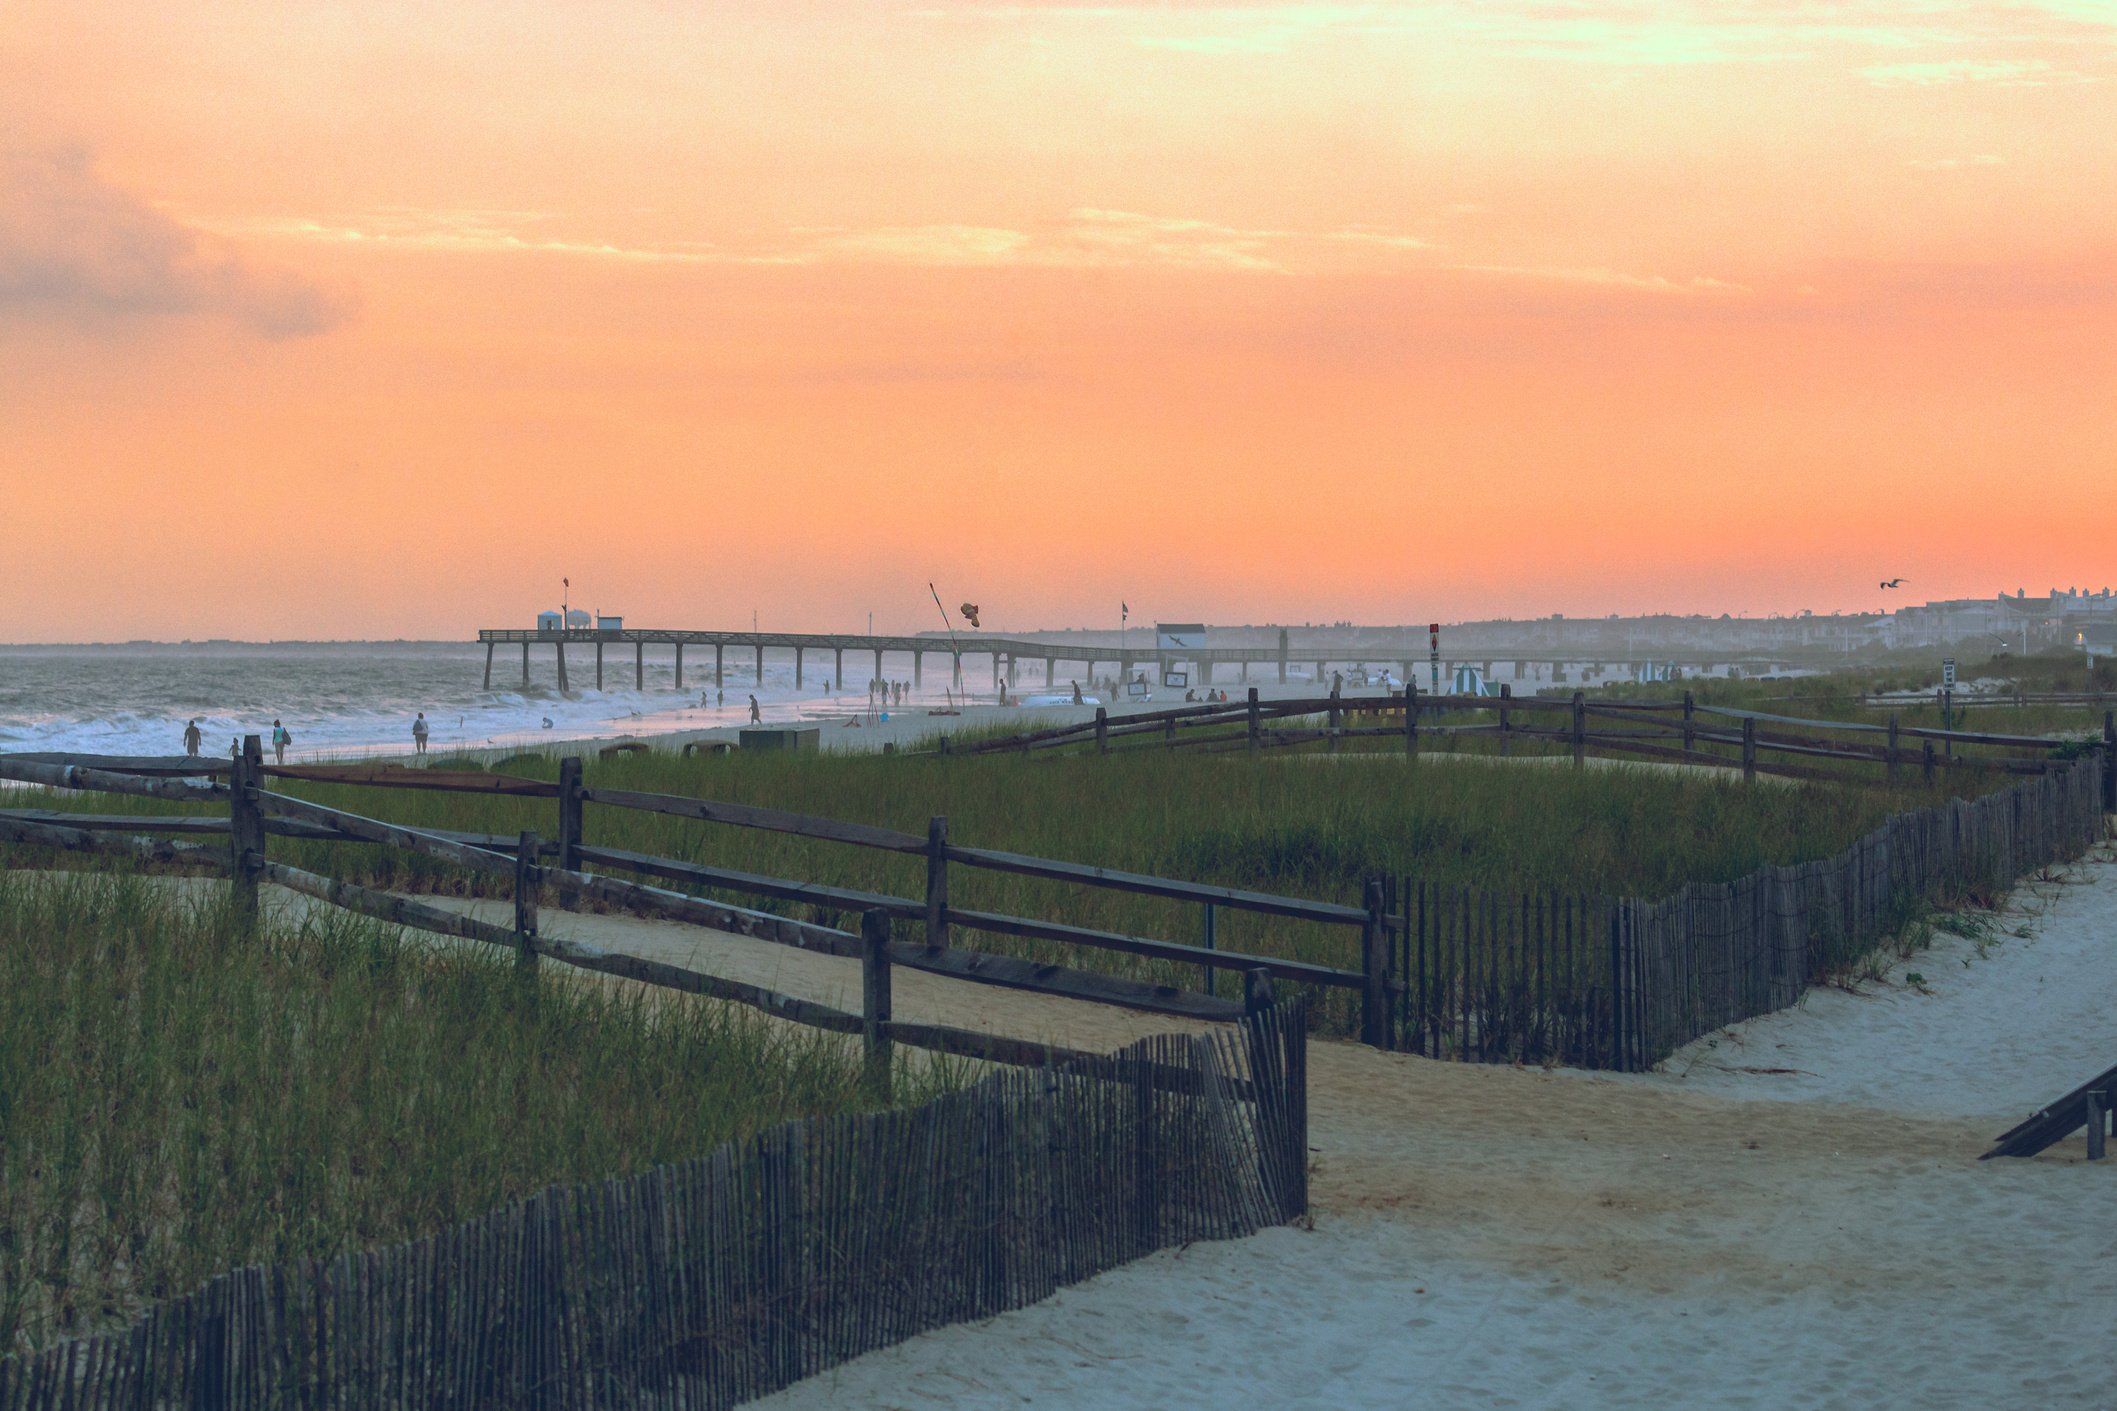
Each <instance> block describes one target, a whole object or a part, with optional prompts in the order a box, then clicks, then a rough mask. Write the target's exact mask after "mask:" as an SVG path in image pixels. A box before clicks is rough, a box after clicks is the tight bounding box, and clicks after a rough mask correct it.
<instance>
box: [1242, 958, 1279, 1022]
mask: <svg viewBox="0 0 2117 1411" xmlns="http://www.w3.org/2000/svg"><path fill="white" fill-rule="evenodd" d="M1271 1007H1272V972H1271V971H1269V970H1266V969H1264V968H1262V967H1259V968H1258V969H1255V970H1245V971H1243V972H1242V1012H1243V1013H1244V1014H1262V1013H1264V1011H1265V1010H1267V1009H1270V1008H1271Z"/></svg>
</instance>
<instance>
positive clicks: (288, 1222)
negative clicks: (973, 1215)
mask: <svg viewBox="0 0 2117 1411" xmlns="http://www.w3.org/2000/svg"><path fill="white" fill-rule="evenodd" d="M226 895H227V889H226V888H225V887H224V886H221V885H218V884H206V883H197V884H185V883H181V882H177V881H175V880H173V879H166V878H164V879H140V878H122V877H116V876H110V875H105V874H98V873H75V874H70V875H51V874H35V873H4V872H0V1351H10V1350H14V1351H19V1350H24V1349H28V1348H32V1347H35V1346H37V1345H40V1344H42V1343H44V1342H47V1341H50V1340H53V1339H57V1338H62V1337H66V1336H72V1335H77V1334H79V1333H82V1332H86V1331H92V1330H96V1329H99V1328H102V1327H107V1326H109V1325H111V1324H112V1323H114V1322H121V1321H122V1320H124V1319H125V1318H127V1317H129V1316H130V1315H131V1314H132V1313H134V1312H135V1311H137V1310H138V1309H139V1308H141V1307H143V1306H145V1305H146V1304H149V1303H151V1302H154V1301H157V1300H160V1299H163V1298H167V1297H170V1296H173V1295H176V1294H181V1293H185V1292H188V1291H189V1290H190V1289H192V1288H193V1287H195V1286H196V1285H197V1284H199V1283H200V1282H201V1281H203V1280H204V1279H206V1278H208V1277H210V1276H212V1275H214V1274H216V1273H219V1272H220V1271H222V1270H225V1269H228V1268H230V1267H234V1266H240V1265H244V1264H249V1263H254V1262H273V1261H279V1260H286V1259H292V1258H298V1257H320V1256H328V1255H334V1254H336V1253H338V1252H340V1251H343V1250H346V1249H350V1248H360V1247H365V1246H370V1245H375V1244H380V1243H386V1242H390V1241H394V1240H400V1239H405V1238H409V1237H414V1236H417V1235H421V1234H425V1233H429V1232H432V1231H435V1230H439V1229H443V1228H446V1227H447V1226H449V1225H451V1224H454V1223H456V1222H458V1221H461V1220H464V1219H468V1218H471V1217H474V1216H477V1215H479V1214H482V1213H484V1212H485V1211H488V1210H490V1209H492V1208H494V1207H495V1206H497V1205H500V1204H502V1203H504V1202H506V1201H508V1200H511V1199H516V1198H519V1197H522V1196H525V1195H528V1194H529V1193H531V1192H533V1191H535V1190H538V1189H540V1188H542V1187H544V1186H546V1185H549V1184H552V1183H554V1182H575V1181H586V1180H594V1179H599V1178H603V1177H607V1176H611V1175H616V1174H620V1173H624V1172H630V1171H637V1170H640V1169H643V1168H645V1167H649V1166H653V1165H656V1164H658V1163H662V1162H667V1161H674V1160H679V1159H682V1158H686V1157H691V1156H696V1155H699V1154H702V1153H704V1152H707V1151H710V1150H711V1149H712V1148H713V1147H715V1146H717V1145H719V1144H720V1143H722V1142H724V1141H728V1140H730V1139H734V1138H740V1137H744V1136H746V1135H748V1134H751V1133H753V1132H756V1131H758V1130H759V1129H761V1128H764V1127H767V1126H769V1125H771V1124H774V1123H777V1122H780V1121H783V1120H785V1119H787V1118H790V1117H796V1116H801V1115H804V1114H811V1113H824V1112H836V1111H843V1110H848V1109H852V1108H856V1107H859V1106H862V1105H864V1102H863V1093H862V1090H861V1087H860V1083H859V1067H858V1057H857V1053H856V1052H855V1051H854V1049H853V1048H852V1047H851V1046H849V1045H848V1044H846V1043H845V1042H844V1041H843V1040H839V1039H835V1038H832V1037H829V1036H824V1035H811V1034H807V1033H804V1032H803V1031H797V1030H789V1029H787V1028H785V1027H783V1026H776V1025H772V1024H771V1023H770V1022H769V1021H767V1020H764V1019H762V1018H761V1017H759V1016H757V1015H755V1014H754V1013H752V1012H751V1011H748V1010H743V1009H737V1008H732V1007H729V1006H724V1005H720V1004H715V1003H712V1002H710V1001H702V1000H695V999H691V998H689V997H683V996H676V995H670V994H667V993H660V994H650V993H649V992H646V991H643V990H641V989H639V988H637V987H632V986H622V985H614V984H609V983H605V982H600V981H595V980H590V979H585V978H580V977H569V976H568V975H566V974H565V972H564V971H562V970H560V969H559V968H558V967H556V966H552V965H546V966H544V967H543V968H542V972H541V973H540V974H539V975H537V976H536V978H535V979H534V980H530V979H528V978H527V977H525V976H521V975H518V974H517V973H516V972H515V970H514V967H513V964H512V962H511V961H510V960H507V959H505V958H499V959H494V958H488V957H485V956H482V955H477V954H473V953H470V952H468V951H466V950H461V949H453V948H446V949H442V948H434V947H429V946H426V945H423V944H418V943H415V942H408V941H406V940H403V939H401V938H400V937H399V935H398V934H397V933H395V932H393V931H390V930H388V929H386V928H382V927H378V926H376V925H373V924H371V923H368V922H366V921H363V920H360V919H358V918H354V917H350V916H347V915H345V914H343V913H331V912H326V911H324V910H322V909H318V910H317V911H316V912H314V913H313V914H312V915H311V916H310V917H309V918H308V919H305V920H303V921H301V922H300V923H298V924H292V925H287V924H278V923H275V922H273V921H271V920H270V919H269V918H268V919H267V921H266V923H265V924H264V925H263V926H261V927H260V928H259V929H257V930H256V931H251V930H249V929H247V928H246V927H245V926H244V925H243V924H242V922H241V920H240V919H239V918H238V917H237V916H236V915H235V914H233V913H232V912H231V911H230V910H229V909H228V907H227V904H226V901H225V898H226ZM915 1081H916V1082H917V1083H919V1084H922V1085H931V1084H934V1083H937V1082H941V1081H945V1077H944V1076H943V1070H940V1069H931V1070H928V1073H927V1075H926V1076H925V1077H923V1078H920V1079H917V1080H915ZM926 1095H927V1094H926V1093H924V1092H911V1093H901V1094H900V1096H902V1097H905V1098H907V1099H917V1098H921V1097H923V1096H926Z"/></svg>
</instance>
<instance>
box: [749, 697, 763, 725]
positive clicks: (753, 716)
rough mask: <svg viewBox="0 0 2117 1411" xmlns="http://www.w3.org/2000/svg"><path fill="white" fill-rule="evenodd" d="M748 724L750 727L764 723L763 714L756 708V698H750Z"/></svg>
mask: <svg viewBox="0 0 2117 1411" xmlns="http://www.w3.org/2000/svg"><path fill="white" fill-rule="evenodd" d="M750 723H751V724H752V725H761V724H763V723H764V712H763V711H761V710H759V709H758V708H757V697H755V696H752V697H750Z"/></svg>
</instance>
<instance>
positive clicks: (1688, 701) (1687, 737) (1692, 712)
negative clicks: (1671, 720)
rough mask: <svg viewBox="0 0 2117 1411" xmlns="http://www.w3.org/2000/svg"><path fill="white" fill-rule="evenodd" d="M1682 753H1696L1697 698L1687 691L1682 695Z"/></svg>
mask: <svg viewBox="0 0 2117 1411" xmlns="http://www.w3.org/2000/svg"><path fill="white" fill-rule="evenodd" d="M1683 752H1684V753H1685V754H1696V753H1698V698H1697V697H1696V696H1694V695H1692V694H1691V693H1690V692H1689V691H1685V692H1684V693H1683Z"/></svg>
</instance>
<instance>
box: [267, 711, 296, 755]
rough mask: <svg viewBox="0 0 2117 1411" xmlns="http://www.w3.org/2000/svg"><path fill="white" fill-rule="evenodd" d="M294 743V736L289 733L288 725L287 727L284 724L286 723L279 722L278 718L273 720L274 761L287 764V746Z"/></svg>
mask: <svg viewBox="0 0 2117 1411" xmlns="http://www.w3.org/2000/svg"><path fill="white" fill-rule="evenodd" d="M293 743H294V737H293V736H292V735H289V734H288V733H287V727H286V726H284V725H282V724H280V723H279V722H278V721H276V720H275V721H273V722H272V759H273V762H274V763H276V764H285V763H286V762H287V746H288V745H291V744H293Z"/></svg>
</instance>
